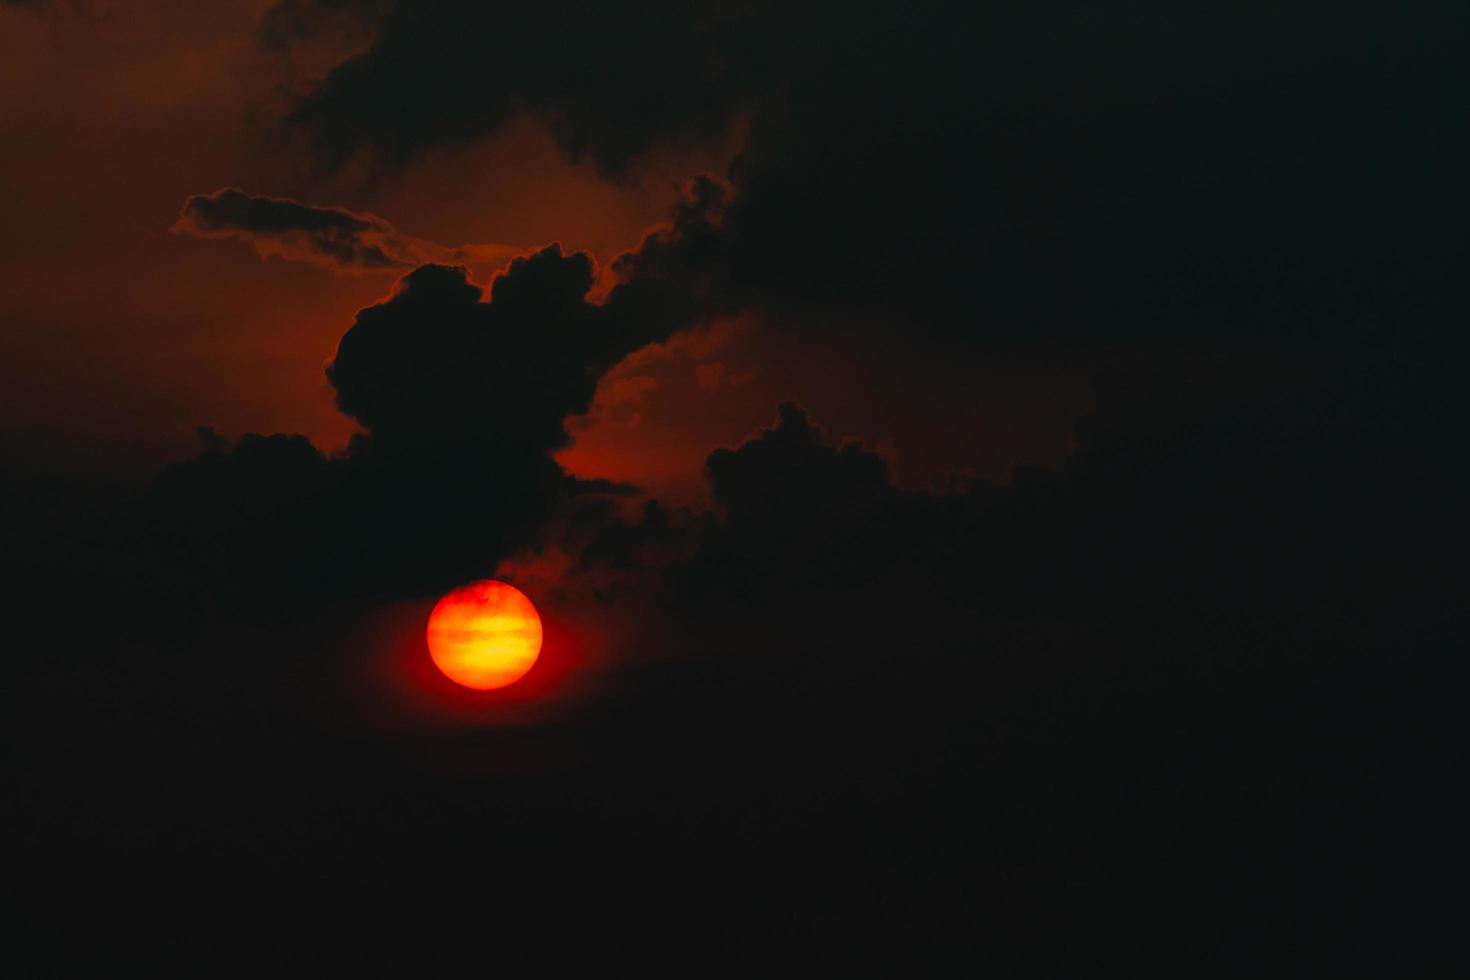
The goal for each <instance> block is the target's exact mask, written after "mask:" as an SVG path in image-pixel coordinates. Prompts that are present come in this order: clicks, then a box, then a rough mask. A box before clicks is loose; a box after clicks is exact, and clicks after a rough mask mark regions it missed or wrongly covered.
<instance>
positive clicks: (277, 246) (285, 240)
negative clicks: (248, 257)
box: [173, 187, 521, 272]
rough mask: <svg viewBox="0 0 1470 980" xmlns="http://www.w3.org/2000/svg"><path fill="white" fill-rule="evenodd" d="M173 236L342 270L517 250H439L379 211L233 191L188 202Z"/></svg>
mask: <svg viewBox="0 0 1470 980" xmlns="http://www.w3.org/2000/svg"><path fill="white" fill-rule="evenodd" d="M173 231H174V232H176V233H178V234H184V235H193V236H195V237H197V238H225V239H233V240H236V241H241V242H244V243H246V244H248V245H249V246H250V247H251V248H253V249H254V250H255V252H256V253H257V254H258V255H260V256H261V258H269V257H271V256H275V257H278V258H282V259H286V260H288V261H292V262H309V263H311V264H313V265H318V266H322V267H324V268H328V269H332V270H334V271H340V272H382V271H385V270H389V271H391V270H395V269H397V270H407V269H411V268H413V267H415V266H418V265H421V264H423V263H426V262H447V263H475V264H492V263H493V264H499V263H501V262H504V261H505V260H506V259H509V258H510V257H511V256H513V255H516V254H517V253H518V252H520V251H521V250H520V249H517V248H514V247H512V246H509V245H493V244H488V245H461V246H459V247H458V248H450V247H448V246H444V245H439V244H437V243H435V242H431V241H428V240H426V239H422V238H415V237H414V236H412V235H406V234H404V233H403V232H400V231H399V230H398V229H397V228H395V227H394V226H393V224H392V223H391V222H389V221H388V220H386V219H384V218H380V217H378V216H377V215H374V214H367V213H359V212H354V211H349V210H347V209H345V208H328V207H317V206H314V205H310V204H301V203H299V202H297V201H292V200H290V199H287V198H277V197H267V196H265V195H260V194H248V193H246V192H245V191H242V190H240V189H238V188H234V187H226V188H222V189H220V190H217V191H215V192H214V193H212V194H195V195H193V196H191V197H189V198H188V199H187V200H185V201H184V206H183V209H182V210H181V211H180V212H179V218H178V221H176V222H175V223H174V226H173Z"/></svg>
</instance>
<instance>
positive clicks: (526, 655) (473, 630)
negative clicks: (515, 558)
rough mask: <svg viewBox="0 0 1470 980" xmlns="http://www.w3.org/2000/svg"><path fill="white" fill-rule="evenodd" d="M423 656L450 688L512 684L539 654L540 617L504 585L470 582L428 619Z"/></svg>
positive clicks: (518, 592)
mask: <svg viewBox="0 0 1470 980" xmlns="http://www.w3.org/2000/svg"><path fill="white" fill-rule="evenodd" d="M428 639H429V655H430V656H431V657H433V658H434V664H435V665H436V666H437V667H438V668H439V669H440V670H442V671H443V672H444V675H445V676H446V677H448V678H449V679H450V680H452V681H454V682H455V683H456V684H463V685H464V686H465V687H472V688H475V689H476V690H480V691H488V690H491V689H492V688H497V687H505V686H506V685H507V684H514V683H515V682H516V681H518V680H520V679H521V678H522V677H524V676H525V674H526V672H527V671H528V670H530V669H531V665H532V664H534V663H535V662H536V655H537V654H538V653H540V652H541V617H540V616H538V615H536V607H535V606H533V605H531V600H530V599H527V598H526V596H525V593H523V592H521V590H520V589H517V588H516V587H515V586H513V585H506V584H505V583H504V582H495V581H492V580H489V579H487V580H485V581H483V582H474V583H472V584H470V585H466V586H464V587H463V588H459V589H455V590H454V591H453V592H451V593H449V594H448V595H446V596H445V597H444V598H442V599H440V600H439V603H438V605H436V606H435V607H434V611H433V612H432V613H430V614H429V629H428Z"/></svg>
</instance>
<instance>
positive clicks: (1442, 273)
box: [293, 2, 1470, 347]
mask: <svg viewBox="0 0 1470 980" xmlns="http://www.w3.org/2000/svg"><path fill="white" fill-rule="evenodd" d="M294 6H296V5H293V7H294ZM1449 17H1450V14H1449V10H1448V8H1438V9H1437V10H1420V11H1416V12H1415V13H1414V14H1406V15H1405V16H1403V17H1399V18H1392V19H1387V20H1385V19H1384V18H1381V17H1378V16H1377V15H1375V14H1373V13H1372V12H1371V11H1368V10H1367V9H1363V10H1358V9H1357V8H1347V7H1343V6H1342V5H1340V4H1332V5H1328V4H1308V5H1305V6H1293V7H1289V8H1287V7H1282V6H1280V5H1276V4H1264V3H1261V4H1246V5H1233V6H1232V7H1231V8H1230V9H1229V11H1224V10H1221V11H1199V10H1194V9H1189V8H1181V7H1179V6H1178V5H1171V4H1143V5H1129V6H1127V7H1126V8H1117V9H1103V8H1098V7H1097V6H1096V5H1093V4H1087V3H1081V2H1075V3H1066V4H1062V5H1060V6H1058V5H1055V4H1053V5H1047V6H1044V7H1037V8H1032V7H1024V8H1023V7H1015V6H1011V7H997V6H986V5H978V4H958V3H922V4H919V5H918V6H914V5H901V6H900V5H892V6H886V7H884V6H865V7H862V8H860V10H859V11H857V12H849V14H843V15H834V14H833V13H832V12H831V11H829V10H827V9H825V8H822V7H806V6H803V7H800V8H789V7H779V6H774V5H762V4H737V5H727V4H715V3H710V4H664V3H657V4H652V5H648V4H643V5H617V4H604V3H591V2H586V3H583V2H573V3H571V4H569V5H567V4H563V5H561V6H559V7H558V14H557V15H556V16H549V15H547V14H546V13H545V12H543V11H541V10H539V9H537V8H534V7H533V6H526V5H522V6H511V7H495V8H488V7H485V6H484V5H481V4H476V3H447V4H435V5H433V6H432V7H424V6H423V5H421V4H414V3H406V2H402V3H391V4H390V5H389V6H388V8H387V10H386V11H385V12H384V13H383V15H382V17H381V18H380V20H379V21H378V22H377V34H376V40H375V41H374V42H373V44H372V45H371V46H370V47H369V48H368V49H367V50H366V51H364V52H362V53H360V54H358V55H356V56H354V57H352V58H349V59H348V60H346V61H345V62H343V63H342V64H340V65H339V66H337V67H336V68H335V69H334V70H332V71H331V72H330V73H328V74H327V75H326V76H325V77H324V78H323V79H322V80H321V82H320V84H319V85H318V86H317V87H315V88H314V89H312V90H311V91H310V92H308V93H307V94H306V95H305V96H304V98H303V99H302V101H301V102H300V104H299V105H298V107H297V110H296V113H295V116H294V119H295V121H296V122H297V123H298V124H300V125H302V126H305V127H307V128H309V129H310V130H311V131H312V132H313V133H315V134H316V136H317V138H318V140H319V145H320V147H321V149H322V152H323V154H324V155H325V158H326V159H327V161H328V162H329V163H338V162H341V161H342V160H344V159H346V158H347V157H348V156H350V155H351V154H353V153H355V152H358V151H367V152H371V153H374V154H376V155H377V156H378V158H379V159H380V160H382V161H384V162H386V163H388V164H389V165H394V166H397V165H403V164H405V163H407V162H408V161H410V160H412V159H413V158H414V157H415V156H416V155H417V154H418V153H420V152H422V151H423V150H425V149H427V148H429V147H435V146H453V145H458V144H463V143H467V142H469V141H471V140H474V139H476V138H479V137H481V136H483V135H485V134H488V133H491V132H493V131H495V130H496V129H497V128H498V127H499V126H501V125H503V124H504V122H505V121H506V120H507V119H509V118H510V117H511V115H512V114H513V113H514V112H516V111H517V110H518V109H524V110H526V111H528V112H530V113H531V114H533V115H535V116H537V117H539V118H541V119H542V120H544V121H545V122H546V123H547V125H548V126H549V127H550V128H551V131H552V132H553V133H554V134H555V135H556V136H557V138H558V140H559V141H560V143H561V145H562V147H563V148H564V149H565V150H566V152H567V153H569V154H570V155H572V156H574V157H575V156H579V155H588V156H590V157H592V158H593V159H594V160H596V161H598V163H599V164H600V165H601V166H602V167H603V168H604V170H606V171H607V172H609V173H612V174H615V175H616V174H622V173H624V172H625V171H626V170H627V169H628V167H629V166H630V164H631V163H632V162H633V161H634V160H636V158H637V156H638V155H639V154H640V153H641V152H643V151H645V150H647V149H648V148H649V147H651V146H654V145H658V144H660V143H663V142H668V141H678V140H683V139H689V138H698V137H699V136H700V135H701V134H708V133H710V132H713V131H716V130H719V129H720V128H721V127H723V126H724V125H725V124H726V123H728V122H729V121H730V120H731V119H732V118H734V117H735V115H737V114H743V115H744V117H745V118H746V119H747V120H748V122H749V129H750V139H749V145H748V147H747V149H746V151H745V152H744V153H743V154H742V155H741V156H740V157H739V159H737V160H736V161H735V162H734V163H733V165H732V167H731V173H730V179H731V181H732V184H733V193H730V194H727V195H726V200H724V201H722V202H720V207H721V208H722V209H723V212H724V214H723V217H722V220H721V221H719V222H718V230H709V231H708V232H707V233H705V234H702V235H700V236H697V237H695V236H685V237H684V238H682V239H681V241H680V243H679V244H680V245H682V246H683V247H684V248H686V249H687V250H688V254H687V256H685V257H678V256H675V255H673V254H669V252H670V250H669V249H666V250H665V254H664V255H662V256H661V257H660V258H659V263H660V265H662V266H664V267H666V268H669V269H670V270H671V271H673V267H677V271H678V273H679V274H680V275H686V276H692V277H694V278H696V279H698V280H700V281H702V282H711V281H712V282H716V283H720V284H723V286H724V289H723V290H722V291H721V293H720V295H721V297H722V298H723V299H725V300H726V301H728V302H733V303H738V304H739V305H742V306H748V307H756V308H762V309H778V310H785V311H792V312H800V313H803V314H806V315H807V316H808V317H809V318H811V319H817V318H822V319H828V320H832V319H842V318H846V319H853V318H860V319H863V320H869V321H871V320H878V321H879V322H882V323H886V324H889V325H890V326H893V327H894V328H895V329H904V330H911V329H913V326H914V324H915V323H917V324H920V325H923V326H924V327H926V328H927V329H930V330H938V331H942V332H944V333H947V334H951V335H955V336H960V337H970V336H975V337H1001V338H1008V339H1029V338H1034V337H1045V338H1052V339H1056V338H1072V339H1085V340H1104V341H1123V340H1127V341H1144V342H1148V343H1151V344H1156V345H1164V346H1170V347H1178V346H1181V345H1184V346H1193V345H1199V344H1206V345H1219V344H1222V343H1231V342H1237V341H1240V340H1241V339H1243V338H1251V339H1252V340H1261V339H1266V340H1272V339H1277V338H1282V337H1291V338H1316V339H1325V340H1331V339H1334V338H1337V337H1341V336H1343V335H1344V334H1350V335H1352V336H1355V337H1362V338H1377V339H1385V338H1389V337H1394V336H1402V335H1403V334H1404V332H1406V331H1408V332H1412V333H1413V334H1414V335H1415V336H1420V337H1424V336H1433V335H1435V334H1436V333H1438V332H1440V331H1442V330H1444V329H1446V325H1447V324H1451V323H1456V322H1459V321H1461V320H1463V319H1464V316H1465V314H1466V312H1467V310H1466V307H1465V303H1464V290H1461V289H1458V288H1457V282H1458V265H1459V260H1458V259H1457V258H1455V257H1456V256H1459V255H1461V254H1462V250H1461V249H1460V248H1458V246H1457V242H1458V240H1459V237H1460V231H1459V223H1458V222H1457V221H1455V220H1454V219H1453V218H1451V217H1450V215H1451V214H1453V213H1455V211H1456V210H1457V209H1456V208H1455V207H1452V206H1449V204H1450V202H1457V203H1463V191H1462V189H1461V183H1462V182H1461V181H1460V179H1459V174H1460V173H1461V172H1462V171H1463V169H1464V163H1465V161H1466V159H1467V153H1470V145H1467V143H1466V141H1465V138H1464V137H1463V135H1452V136H1446V135H1445V133H1446V132H1448V131H1449V130H1446V128H1445V127H1444V126H1442V125H1440V124H1439V122H1438V120H1443V119H1444V118H1448V117H1452V116H1453V114H1454V112H1455V103H1454V100H1453V99H1452V98H1451V97H1450V96H1449V94H1448V93H1449V92H1451V91H1452V90H1453V88H1454V86H1453V85H1447V84H1446V82H1447V81H1448V80H1449V79H1451V78H1459V77H1462V74H1463V73H1462V71H1461V66H1460V59H1459V56H1458V48H1457V46H1456V45H1455V44H1454V43H1453V42H1452V41H1451V39H1452V38H1455V37H1458V36H1461V34H1460V32H1459V31H1458V29H1457V28H1456V27H1455V26H1454V25H1453V24H1451V23H1450V21H1449V20H1448V19H1447V18H1449ZM609 37H618V38H619V39H620V42H619V43H618V44H608V43H606V39H607V38H609ZM696 200H697V201H698V202H700V203H699V205H698V206H711V205H713V203H714V202H713V201H712V200H711V198H710V197H709V196H708V195H706V194H704V193H703V192H700V193H699V194H697V195H696ZM649 259H650V260H652V259H653V256H651V255H650V256H649Z"/></svg>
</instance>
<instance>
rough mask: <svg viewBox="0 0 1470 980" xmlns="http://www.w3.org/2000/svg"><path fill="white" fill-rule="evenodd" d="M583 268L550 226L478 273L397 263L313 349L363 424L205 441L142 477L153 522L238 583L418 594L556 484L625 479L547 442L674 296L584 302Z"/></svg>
mask: <svg viewBox="0 0 1470 980" xmlns="http://www.w3.org/2000/svg"><path fill="white" fill-rule="evenodd" d="M305 217H307V216H303V215H302V214H301V213H300V212H298V211H295V210H290V211H286V212H285V215H284V217H282V216H281V213H280V212H277V211H268V212H267V213H266V216H265V217H264V218H261V219H260V220H257V221H256V222H254V225H255V226H256V227H259V228H261V229H262V230H263V233H269V232H271V231H273V230H275V229H277V228H279V227H281V226H282V225H283V224H287V223H294V224H300V223H302V222H303V220H304V218H305ZM309 217H310V219H311V220H312V221H315V222H319V223H321V224H324V225H327V226H328V227H333V228H335V227H337V226H338V224H339V222H340V220H341V219H340V218H339V216H337V215H335V214H333V215H320V214H312V215H310V216H309ZM349 220H351V219H349ZM594 273H595V269H594V266H593V263H592V260H591V259H590V257H588V256H587V255H585V254H583V253H574V254H571V255H564V254H563V253H562V251H561V248H560V246H558V245H555V244H553V245H550V246H547V247H546V248H543V249H541V250H540V251H538V252H535V253H533V254H530V255H526V256H522V257H519V258H517V259H515V260H514V261H512V262H511V263H510V264H509V266H508V267H507V268H506V269H505V271H504V272H502V273H501V274H500V275H498V276H497V277H496V278H495V279H494V280H493V281H492V282H491V284H490V287H489V289H488V291H486V290H482V289H481V287H479V286H477V285H475V284H474V283H472V282H471V281H470V280H469V278H468V273H467V271H466V270H465V269H464V268H462V267H451V266H442V265H425V266H421V267H420V268H418V269H416V270H414V271H413V272H412V273H410V274H408V275H406V276H404V277H403V278H402V279H401V280H400V282H399V284H398V286H397V288H396V289H395V290H394V292H393V294H392V295H391V296H390V297H389V298H387V299H386V300H384V301H383V302H381V303H378V304H376V305H373V306H369V307H367V308H366V309H363V310H361V311H360V312H359V313H358V314H357V318H356V322H355V323H354V324H353V326H352V327H351V328H350V329H349V330H348V331H347V332H346V333H345V334H344V335H343V337H342V340H341V343H340V344H339V346H338V349H337V353H336V356H335V357H334V358H333V360H332V362H331V363H330V364H329V365H328V367H327V369H326V371H327V377H328V379H329V380H330V382H331V383H332V386H333V388H334V389H335V391H336V394H337V401H338V404H339V406H340V407H341V409H342V411H343V412H345V413H346V414H348V415H350V416H351V417H353V418H354V419H356V420H357V421H358V422H359V423H360V424H361V425H362V426H363V428H364V429H365V430H366V432H365V434H363V435H361V436H358V437H357V438H355V439H354V440H353V442H352V444H351V446H350V447H349V449H348V450H347V452H346V453H345V454H343V455H342V456H341V457H338V458H332V459H324V458H322V457H321V454H320V453H319V452H318V451H316V450H315V449H313V448H312V447H311V446H310V445H309V444H308V443H307V442H306V441H305V440H304V439H302V438H301V437H299V436H292V437H287V436H284V435H276V436H258V435H250V436H246V437H244V438H242V439H241V440H240V441H239V442H238V443H236V444H234V445H230V444H228V443H223V442H219V441H212V442H210V443H209V444H208V445H207V446H206V450H205V452H204V453H203V455H202V456H201V457H200V458H198V459H196V460H193V461H191V462H188V463H183V464H179V465H177V466H175V467H173V468H172V469H171V471H170V473H169V474H168V476H167V477H166V479H165V480H164V481H163V484H162V486H161V487H160V489H159V491H158V492H157V493H156V494H155V495H154V499H153V512H154V514H155V516H156V519H157V522H158V526H159V528H160V530H161V534H162V536H163V537H164V538H165V539H166V540H168V541H170V542H171V547H173V548H174V550H175V551H176V552H178V553H180V554H183V555H185V556H186V557H187V558H188V560H190V561H191V562H194V563H195V565H196V567H198V568H199V569H200V570H201V571H202V572H205V573H208V574H210V575H212V576H218V577H219V578H220V579H221V580H222V581H224V582H225V583H227V584H228V585H229V587H231V588H241V589H244V590H246V591H247V592H251V593H254V592H258V591H259V590H261V589H265V590H268V591H271V590H278V591H279V592H280V593H281V594H282V596H283V598H289V597H291V596H301V595H306V594H310V593H319V592H322V591H323V590H325V591H326V592H329V593H332V594H348V595H351V594H358V593H362V592H374V593H379V592H384V591H386V592H389V593H398V594H402V593H408V594H417V593H418V592H419V591H420V590H423V589H429V588H437V587H440V586H447V585H452V584H454V583H456V582H462V581H464V580H466V579H468V578H471V577H474V576H476V575H480V576H483V575H487V574H489V573H490V572H492V571H493V570H494V568H495V566H496V564H497V562H498V561H499V560H500V558H502V557H504V556H505V555H506V554H508V553H509V552H511V551H512V550H514V549H518V548H524V547H533V546H535V545H536V544H537V543H538V542H539V540H540V534H541V531H542V528H543V527H544V526H545V524H546V523H547V522H548V521H550V520H551V519H552V518H553V517H554V516H555V515H556V514H557V513H558V511H559V509H560V508H562V507H565V506H570V504H569V501H570V500H571V499H572V498H575V497H581V496H586V495H589V494H596V495H607V494H609V493H623V492H626V490H625V488H621V487H616V486H611V485H607V484H604V483H599V482H596V481H592V482H588V481H580V480H575V479H572V478H570V477H568V476H567V475H565V474H564V473H563V472H562V471H561V469H560V467H559V466H557V464H556V463H555V462H554V461H553V460H552V458H551V453H552V452H554V451H555V450H556V449H558V448H560V447H562V446H563V445H565V444H566V442H567V435H566V431H565V428H564V420H565V419H566V418H567V417H568V416H572V415H578V414H582V413H585V412H586V411H587V409H588V407H589V404H590V401H591V398H592V395H593V392H594V391H595V390H596V387H597V380H598V378H599V377H600V376H601V375H602V373H603V372H604V371H605V370H606V369H607V368H608V367H610V366H611V365H612V364H614V363H616V362H617V361H618V360H620V359H621V358H623V357H624V356H626V355H627V354H629V353H631V352H632V351H634V350H637V349H639V348H641V347H643V346H645V345H647V344H649V343H653V342H655V341H659V340H663V339H666V338H667V337H668V336H669V334H670V333H671V332H672V331H673V330H674V329H675V328H676V327H677V326H678V325H679V324H681V323H684V322H686V321H687V319H688V316H689V314H688V309H687V306H686V305H685V304H684V302H683V300H682V299H681V297H680V296H679V295H677V294H675V295H670V294H668V293H667V291H665V290H663V289H662V288H661V287H659V286H658V285H657V284H653V283H647V282H637V281H630V282H626V283H623V284H620V285H618V286H616V287H615V288H614V289H613V290H612V291H611V293H610V294H609V295H608V297H607V299H606V300H605V301H604V302H602V303H591V302H588V300H587V293H588V291H589V290H590V289H591V286H592V283H593V279H594ZM487 292H488V295H486V293H487ZM283 554H291V555H294V556H296V560H294V561H293V562H292V563H291V568H290V569H289V570H282V569H278V568H276V567H275V566H276V565H277V564H278V563H279V561H280V557H281V555H283Z"/></svg>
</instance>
